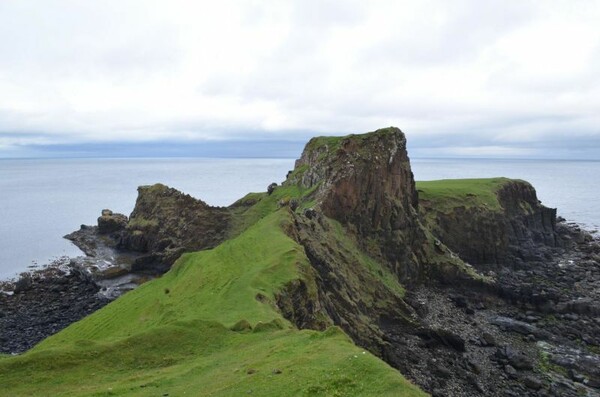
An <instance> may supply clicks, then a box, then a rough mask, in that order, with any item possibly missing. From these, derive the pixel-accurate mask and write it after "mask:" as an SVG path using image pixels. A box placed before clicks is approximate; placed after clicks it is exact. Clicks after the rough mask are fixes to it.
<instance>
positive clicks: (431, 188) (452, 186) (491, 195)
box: [416, 178, 511, 212]
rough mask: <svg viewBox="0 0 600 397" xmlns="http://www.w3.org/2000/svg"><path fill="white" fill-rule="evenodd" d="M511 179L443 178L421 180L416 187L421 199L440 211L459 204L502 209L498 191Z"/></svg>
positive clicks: (493, 209)
mask: <svg viewBox="0 0 600 397" xmlns="http://www.w3.org/2000/svg"><path fill="white" fill-rule="evenodd" d="M510 181H511V179H508V178H487V179H442V180H438V181H419V182H417V183H416V187H417V190H418V193H419V201H420V202H421V203H423V204H425V205H426V206H431V207H432V208H435V209H436V210H438V211H442V212H445V211H447V210H450V209H452V208H454V207H458V206H463V207H467V208H468V207H481V208H485V209H488V210H491V211H500V210H501V209H502V208H501V206H500V202H499V201H498V196H497V195H496V193H497V192H498V190H499V189H500V188H502V186H503V185H505V184H506V183H508V182H510Z"/></svg>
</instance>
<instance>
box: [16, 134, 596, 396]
mask: <svg viewBox="0 0 600 397" xmlns="http://www.w3.org/2000/svg"><path fill="white" fill-rule="evenodd" d="M273 213H285V218H286V219H289V222H288V221H286V222H282V223H281V224H280V226H277V227H281V228H282V230H283V232H284V233H285V235H286V236H287V237H289V238H291V240H292V241H293V242H294V244H297V247H298V250H299V252H300V253H301V256H302V258H305V260H306V265H303V266H301V267H300V268H301V271H300V273H301V276H298V277H295V278H293V279H291V280H288V281H287V282H285V283H284V284H283V285H282V286H281V287H280V288H278V289H277V290H276V292H275V293H274V295H273V296H272V297H269V296H268V294H266V293H262V292H261V293H257V294H256V296H255V300H256V302H258V303H259V304H264V305H266V307H270V308H275V309H276V310H277V311H278V313H279V314H280V315H281V316H282V317H283V318H284V319H285V320H287V321H289V323H290V324H292V325H293V326H294V327H295V328H296V329H311V330H317V331H324V330H326V329H328V328H330V327H331V326H338V327H340V328H341V329H342V330H343V331H344V332H345V333H346V334H347V335H349V336H350V337H351V338H352V340H353V341H354V343H355V344H357V345H359V346H361V347H363V348H364V349H366V350H368V351H369V352H371V353H373V354H375V355H376V356H378V357H380V358H381V359H383V360H384V361H385V362H387V363H388V364H390V365H391V366H393V367H394V368H396V369H398V370H399V371H400V372H401V373H402V374H403V375H404V376H406V377H407V378H408V379H410V380H412V381H413V382H414V383H416V384H417V385H418V386H419V387H421V388H422V389H423V390H425V391H427V392H428V393H430V394H432V395H434V396H482V395H486V396H554V395H560V396H581V395H587V396H598V395H600V393H599V390H600V370H599V368H600V350H599V349H600V307H599V306H598V302H599V301H600V293H599V292H598V289H597V285H598V282H600V264H599V262H600V244H599V243H598V241H595V240H594V239H593V238H592V237H591V236H590V235H589V234H588V233H586V232H585V231H583V230H581V229H580V228H578V227H577V226H576V225H573V224H568V223H566V222H564V220H561V219H557V217H556V210H555V209H551V208H547V207H545V206H543V205H542V204H541V203H540V202H539V200H538V198H537V196H536V192H535V189H534V188H533V187H532V186H531V185H530V184H529V183H527V182H525V181H519V180H511V179H506V178H492V179H482V180H450V181H429V182H418V183H415V181H414V177H413V174H412V172H411V167H410V160H409V157H408V154H407V151H406V137H405V136H404V134H403V133H402V132H401V131H400V130H399V129H397V128H394V127H390V128H385V129H381V130H377V131H374V132H371V133H367V134H360V135H349V136H345V137H319V138H313V139H312V140H310V141H309V142H308V144H307V145H306V147H305V149H304V151H303V153H302V155H301V157H300V158H299V160H297V162H296V164H295V169H294V170H292V171H290V173H289V174H288V176H287V179H286V180H285V181H284V182H283V183H282V184H281V185H279V184H275V183H273V184H271V185H269V186H268V188H267V191H266V192H262V193H251V194H249V195H247V196H246V197H244V198H242V199H240V200H239V201H238V202H236V203H235V204H233V205H232V206H230V207H227V208H220V207H211V206H209V205H207V204H206V203H204V202H202V201H201V200H198V199H195V198H192V197H190V196H189V195H186V194H183V193H181V192H179V191H177V190H175V189H172V188H169V187H166V186H164V185H160V184H158V185H153V186H143V187H140V188H139V190H138V199H137V202H136V205H135V209H134V211H133V212H132V214H131V215H130V216H129V217H126V216H124V215H120V214H113V213H112V212H110V211H108V210H106V211H103V213H102V216H101V217H100V218H99V219H98V226H97V227H82V229H81V230H80V231H78V232H75V233H74V234H72V235H70V236H69V238H71V239H72V240H73V241H75V242H76V243H77V244H78V245H79V246H80V247H82V248H83V249H84V251H85V252H86V253H89V254H90V255H97V256H102V252H104V251H103V250H104V249H110V250H114V251H115V252H117V253H118V254H119V255H124V257H126V258H128V260H127V261H122V262H121V263H120V264H119V266H118V268H119V269H121V270H124V271H125V272H126V273H127V274H134V273H136V272H137V273H140V272H141V273H144V272H145V273H146V274H154V275H156V274H161V273H164V272H166V271H167V270H169V269H170V268H171V267H172V266H173V264H174V263H176V264H175V266H176V268H175V269H173V271H175V272H181V274H184V273H185V271H184V270H181V267H182V266H183V265H180V266H179V267H178V268H177V266H178V265H177V264H179V263H180V262H181V261H177V259H178V258H180V257H181V256H182V254H183V253H186V252H193V251H207V252H209V251H208V250H211V249H213V248H215V247H223V243H225V244H228V242H230V241H231V240H232V239H233V238H234V237H236V236H240V235H242V236H243V235H244V233H245V231H247V230H249V229H250V228H251V227H252V226H253V225H256V224H257V223H259V222H260V221H261V220H263V219H266V218H267V217H268V216H269V215H270V214H271V215H272V214H273ZM256 241H257V243H256V244H257V245H256V247H254V249H256V250H258V251H261V250H263V251H266V252H268V251H269V250H270V249H271V250H276V248H277V247H275V246H273V247H269V244H266V245H264V246H262V245H260V244H262V243H258V241H259V240H256ZM229 248H230V246H227V249H229ZM231 249H233V248H231ZM111 252H112V251H111ZM261 252H262V251H261ZM293 252H296V251H293ZM291 253H292V251H290V252H289V255H291ZM243 256H244V255H242V257H243ZM183 258H186V256H185V255H184V257H183ZM176 261H177V262H176ZM236 266H239V267H240V272H241V271H242V269H246V268H247V267H248V266H251V265H250V264H248V263H236ZM298 266H299V265H298ZM173 271H172V272H170V273H169V274H170V275H171V276H172V277H175V276H173V275H172V273H173ZM103 274H104V276H106V272H104V273H103ZM116 274H118V275H119V277H122V276H123V274H122V273H121V272H117V273H116ZM177 274H179V273H177ZM180 277H184V276H183V275H181V276H180ZM157 281H158V280H157ZM94 282H95V283H97V281H94ZM190 282H191V281H190ZM229 283H230V281H227V282H224V284H223V286H222V287H220V288H222V289H224V290H226V289H227V288H229V287H228V286H229ZM95 285H96V284H95ZM186 285H187V284H186ZM90 291H91V289H90ZM164 291H165V292H164V294H167V295H169V296H171V295H173V294H170V289H168V288H165V289H164ZM164 294H163V295H164ZM15 295H17V294H15ZM165 307H166V306H165ZM161 310H162V309H161ZM165 310H166V309H165ZM169 313H170V312H169ZM169 315H170V316H172V315H176V314H175V313H170V314H169ZM244 321H245V320H244ZM242 323H243V324H246V326H245V327H244V329H247V330H250V329H251V325H250V323H249V322H247V321H245V322H243V321H242ZM242 323H240V324H242ZM234 328H235V327H234ZM236 329H237V328H236Z"/></svg>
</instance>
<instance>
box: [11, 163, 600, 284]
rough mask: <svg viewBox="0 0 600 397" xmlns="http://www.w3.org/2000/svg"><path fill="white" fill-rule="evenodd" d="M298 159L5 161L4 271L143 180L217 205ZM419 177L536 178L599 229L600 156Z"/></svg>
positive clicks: (59, 241) (570, 213)
mask: <svg viewBox="0 0 600 397" xmlns="http://www.w3.org/2000/svg"><path fill="white" fill-rule="evenodd" d="M293 165H294V160H293V159H284V160H282V159H180V158H178V159H52V160H45V159H44V160H0V220H1V221H0V278H9V277H13V276H15V275H16V274H18V273H19V272H21V271H24V270H26V269H27V267H28V266H30V265H32V264H36V263H38V264H44V263H47V262H48V261H50V260H51V259H54V258H56V257H59V256H62V255H69V256H74V255H79V254H80V252H79V250H78V249H77V248H76V247H75V246H74V245H72V244H71V243H70V242H69V241H67V240H64V239H63V238H62V236H63V235H65V234H67V233H70V232H71V231H73V230H76V229H78V228H79V226H80V225H81V224H95V222H96V218H97V217H98V215H99V214H100V210H101V209H103V208H110V209H112V210H113V211H116V212H121V213H124V214H127V215H128V214H129V213H130V212H131V210H132V209H133V206H134V204H135V199H136V197H137V191H136V188H137V186H139V185H147V184H153V183H156V182H161V183H164V184H166V185H169V186H172V187H175V188H177V189H179V190H181V191H183V192H185V193H189V194H191V195H192V196H194V197H197V198H200V199H202V200H204V201H206V202H207V203H209V204H211V205H219V206H225V205H229V204H231V203H233V202H234V201H235V200H237V199H238V198H240V197H242V196H243V195H245V194H246V193H248V192H252V191H265V190H266V187H267V185H268V184H269V183H271V182H281V181H282V180H283V179H284V178H285V175H286V173H287V171H288V170H290V169H292V168H293ZM412 166H413V171H414V174H415V178H416V179H418V180H429V179H441V178H475V177H495V176H507V177H512V178H520V179H525V180H528V181H530V182H531V183H533V185H534V186H535V187H536V189H537V191H538V196H539V198H540V199H541V200H542V201H543V203H544V204H545V205H547V206H550V207H557V208H559V214H560V215H562V216H563V217H565V218H567V219H569V220H572V221H575V222H578V223H581V224H584V225H585V226H586V227H588V228H591V229H595V228H600V187H599V186H598V175H600V162H584V161H541V160H519V161H515V160H454V159H453V160H447V159H412Z"/></svg>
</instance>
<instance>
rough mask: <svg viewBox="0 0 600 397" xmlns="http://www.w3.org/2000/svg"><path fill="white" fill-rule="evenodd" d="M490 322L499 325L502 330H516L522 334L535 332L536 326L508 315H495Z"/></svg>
mask: <svg viewBox="0 0 600 397" xmlns="http://www.w3.org/2000/svg"><path fill="white" fill-rule="evenodd" d="M491 323H492V324H494V325H497V326H499V327H500V329H502V330H503V331H512V332H518V333H520V334H523V335H529V334H534V333H536V332H537V329H536V327H534V326H533V325H531V324H527V323H525V322H523V321H518V320H514V319H512V318H508V317H502V316H499V317H496V318H494V319H492V321H491Z"/></svg>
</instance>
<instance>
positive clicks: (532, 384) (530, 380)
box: [523, 376, 542, 390]
mask: <svg viewBox="0 0 600 397" xmlns="http://www.w3.org/2000/svg"><path fill="white" fill-rule="evenodd" d="M523 383H524V384H525V386H527V387H528V388H530V389H532V390H540V389H541V388H542V381H541V380H539V379H538V378H536V377H535V376H526V377H525V378H524V379H523Z"/></svg>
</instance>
